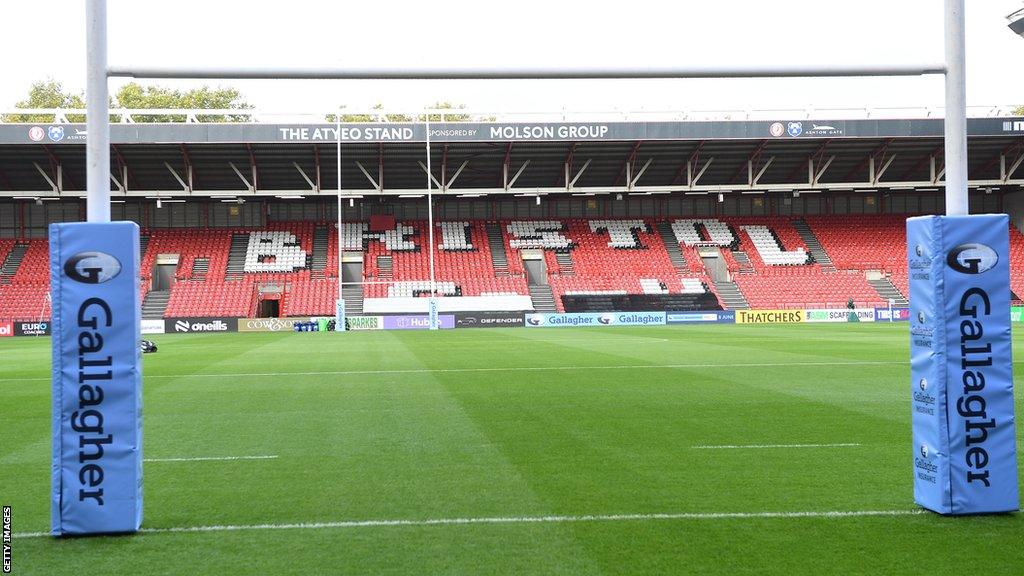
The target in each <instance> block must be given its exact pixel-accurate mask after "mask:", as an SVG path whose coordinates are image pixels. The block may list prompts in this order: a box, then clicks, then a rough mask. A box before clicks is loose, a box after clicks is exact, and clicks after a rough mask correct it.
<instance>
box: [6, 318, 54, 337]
mask: <svg viewBox="0 0 1024 576" xmlns="http://www.w3.org/2000/svg"><path fill="white" fill-rule="evenodd" d="M51 326H52V324H51V323H50V321H49V320H29V321H27V322H23V321H18V322H15V323H14V335H15V336H49V335H50V328H51Z"/></svg>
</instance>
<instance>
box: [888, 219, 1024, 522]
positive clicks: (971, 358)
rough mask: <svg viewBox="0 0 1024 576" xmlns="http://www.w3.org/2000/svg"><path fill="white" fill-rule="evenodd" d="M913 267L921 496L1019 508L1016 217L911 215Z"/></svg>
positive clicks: (929, 500) (930, 501)
mask: <svg viewBox="0 0 1024 576" xmlns="http://www.w3.org/2000/svg"><path fill="white" fill-rule="evenodd" d="M907 261H908V269H909V271H910V303H911V320H910V321H911V326H910V356H911V357H910V371H911V377H910V396H911V405H912V410H911V421H912V423H913V445H912V454H913V462H914V468H913V470H914V500H915V502H917V503H918V504H919V505H921V506H923V507H925V508H927V509H929V510H933V511H935V512H938V513H940V514H984V513H995V512H1011V511H1016V510H1017V509H1018V508H1019V507H1020V494H1019V491H1018V486H1017V481H1018V480H1017V475H1018V470H1017V458H1016V435H1015V432H1014V404H1013V369H1012V368H1013V361H1012V347H1011V344H1012V342H1011V338H1010V322H1009V321H1010V290H1009V285H1010V247H1009V219H1008V217H1007V216H1006V215H1005V214H984V215H976V216H921V217H917V218H909V219H907Z"/></svg>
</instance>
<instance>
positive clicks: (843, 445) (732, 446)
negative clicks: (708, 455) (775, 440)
mask: <svg viewBox="0 0 1024 576" xmlns="http://www.w3.org/2000/svg"><path fill="white" fill-rule="evenodd" d="M853 446H860V444H855V443H849V442H847V443H839V444H710V445H703V446H690V448H693V449H694V450H718V449H746V448H751V449H756V448H850V447H853Z"/></svg>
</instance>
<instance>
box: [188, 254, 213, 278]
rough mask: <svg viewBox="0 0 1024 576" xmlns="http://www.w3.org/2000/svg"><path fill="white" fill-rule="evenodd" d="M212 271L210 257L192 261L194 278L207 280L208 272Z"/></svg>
mask: <svg viewBox="0 0 1024 576" xmlns="http://www.w3.org/2000/svg"><path fill="white" fill-rule="evenodd" d="M209 272H210V259H209V258H196V259H195V260H193V261H192V279H193V280H195V281H197V282H206V274H207V273H209Z"/></svg>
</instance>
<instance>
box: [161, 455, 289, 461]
mask: <svg viewBox="0 0 1024 576" xmlns="http://www.w3.org/2000/svg"><path fill="white" fill-rule="evenodd" d="M277 457H278V456H277V454H268V455H265V456H197V457H194V458H144V459H143V460H142V461H143V462H211V461H222V460H271V459H274V458H277Z"/></svg>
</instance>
